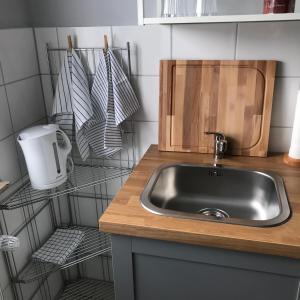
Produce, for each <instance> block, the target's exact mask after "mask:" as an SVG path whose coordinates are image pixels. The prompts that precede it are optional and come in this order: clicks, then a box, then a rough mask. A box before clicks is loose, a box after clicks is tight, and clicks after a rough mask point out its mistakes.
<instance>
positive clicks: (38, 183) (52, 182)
mask: <svg viewBox="0 0 300 300" xmlns="http://www.w3.org/2000/svg"><path fill="white" fill-rule="evenodd" d="M57 135H60V136H61V137H62V139H63V141H64V144H63V145H62V146H61V145H59V144H58V142H57ZM18 142H19V144H20V145H21V148H22V150H23V153H24V156H25V161H26V165H27V169H28V173H29V178H30V181H31V185H32V187H33V188H34V189H38V190H44V189H50V188H54V187H57V186H59V185H61V184H62V183H64V182H65V181H66V180H67V177H68V174H67V161H68V155H69V153H70V152H71V150H72V145H71V142H70V140H69V138H68V136H67V135H66V134H65V133H64V132H63V131H62V130H60V129H59V126H58V125H56V124H49V125H40V126H35V127H31V128H28V129H25V130H24V131H22V132H21V133H20V134H19V136H18Z"/></svg>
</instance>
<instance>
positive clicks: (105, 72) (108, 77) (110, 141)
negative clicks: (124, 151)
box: [86, 49, 139, 155]
mask: <svg viewBox="0 0 300 300" xmlns="http://www.w3.org/2000/svg"><path fill="white" fill-rule="evenodd" d="M91 99H92V105H93V110H94V112H95V115H94V116H95V119H96V120H95V122H94V126H91V127H90V128H89V129H88V130H87V131H86V132H87V135H86V137H87V140H88V142H89V143H90V145H91V148H92V149H93V151H94V152H95V153H96V154H97V155H100V154H101V155H103V154H107V153H112V152H114V151H115V152H116V151H118V150H120V149H121V148H122V136H121V130H120V125H121V123H122V122H124V121H125V120H126V119H128V118H129V117H130V116H132V115H133V114H134V113H135V112H136V111H137V110H138V109H139V102H138V99H137V97H136V95H135V93H134V91H133V89H132V87H131V85H130V82H129V80H128V78H127V76H126V75H125V73H124V71H123V69H122V68H121V66H120V65H119V62H118V60H117V59H116V57H115V56H114V54H113V52H112V50H110V49H109V50H108V51H107V52H106V53H104V52H103V51H101V53H100V62H99V65H98V68H97V72H96V76H95V79H94V83H93V87H92V95H91ZM98 129H101V131H100V130H98ZM103 129H104V130H103ZM97 132H98V134H97ZM95 134H96V135H97V139H95Z"/></svg>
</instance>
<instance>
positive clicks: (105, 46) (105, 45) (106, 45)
mask: <svg viewBox="0 0 300 300" xmlns="http://www.w3.org/2000/svg"><path fill="white" fill-rule="evenodd" d="M107 50H108V38H107V35H106V34H105V35H104V51H105V52H107Z"/></svg>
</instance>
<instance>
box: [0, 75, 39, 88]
mask: <svg viewBox="0 0 300 300" xmlns="http://www.w3.org/2000/svg"><path fill="white" fill-rule="evenodd" d="M37 76H40V74H39V73H37V74H33V75H29V76H26V77H23V78H20V79H16V80H13V81H9V82H4V83H3V84H2V85H0V86H5V85H11V84H14V83H18V82H21V81H24V80H28V79H31V78H34V77H37Z"/></svg>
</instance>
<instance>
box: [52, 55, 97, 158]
mask: <svg viewBox="0 0 300 300" xmlns="http://www.w3.org/2000/svg"><path fill="white" fill-rule="evenodd" d="M52 115H53V116H54V117H55V122H56V123H57V124H59V125H60V127H61V128H62V129H63V130H65V131H66V132H69V133H71V132H72V129H73V123H74V124H75V132H76V141H77V145H78V149H79V153H80V155H81V157H82V159H83V160H86V159H87V158H88V156H89V154H90V152H89V146H88V142H87V140H86V138H85V134H84V132H85V125H86V124H87V123H88V122H89V120H90V119H91V118H92V116H93V108H92V103H91V98H90V91H89V85H88V79H87V76H86V72H85V70H84V67H83V65H82V62H81V60H80V58H79V57H78V55H77V54H76V52H75V51H74V50H72V51H71V53H70V52H69V51H68V52H67V53H66V55H65V57H64V59H63V63H62V66H61V70H60V74H59V76H58V81H57V86H56V91H55V96H54V103H53V109H52Z"/></svg>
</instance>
